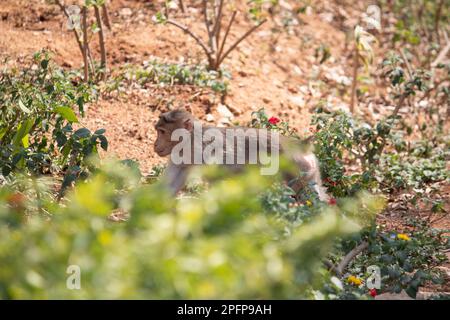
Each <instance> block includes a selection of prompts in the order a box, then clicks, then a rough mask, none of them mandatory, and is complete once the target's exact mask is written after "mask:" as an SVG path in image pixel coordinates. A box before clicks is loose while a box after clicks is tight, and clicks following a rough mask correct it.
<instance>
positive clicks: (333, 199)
mask: <svg viewBox="0 0 450 320" xmlns="http://www.w3.org/2000/svg"><path fill="white" fill-rule="evenodd" d="M336 203H337V201H336V199H335V198H331V199H330V200H328V204H329V205H331V206H334V205H336Z"/></svg>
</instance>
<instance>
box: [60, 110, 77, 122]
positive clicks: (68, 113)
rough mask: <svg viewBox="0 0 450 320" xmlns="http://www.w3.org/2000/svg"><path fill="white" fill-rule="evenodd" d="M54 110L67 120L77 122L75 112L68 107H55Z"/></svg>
mask: <svg viewBox="0 0 450 320" xmlns="http://www.w3.org/2000/svg"><path fill="white" fill-rule="evenodd" d="M55 111H56V113H58V114H59V115H60V116H62V117H63V118H64V119H66V120H67V121H69V122H78V118H77V116H76V115H75V112H74V111H73V110H72V109H71V108H69V107H56V108H55Z"/></svg>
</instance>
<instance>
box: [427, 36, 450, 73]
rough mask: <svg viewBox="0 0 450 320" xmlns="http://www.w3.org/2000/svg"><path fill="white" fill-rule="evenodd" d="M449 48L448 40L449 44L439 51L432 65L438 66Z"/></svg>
mask: <svg viewBox="0 0 450 320" xmlns="http://www.w3.org/2000/svg"><path fill="white" fill-rule="evenodd" d="M449 50H450V42H447V45H446V46H445V47H444V48H443V49H442V50H441V52H439V55H438V56H437V58H436V59H435V60H434V61H433V62H432V63H431V67H432V68H436V67H437V66H438V64H439V63H441V62H442V61H443V60H444V59H445V57H446V56H447V53H448V51H449Z"/></svg>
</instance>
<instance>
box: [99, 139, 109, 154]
mask: <svg viewBox="0 0 450 320" xmlns="http://www.w3.org/2000/svg"><path fill="white" fill-rule="evenodd" d="M98 138H99V139H100V147H102V149H103V150H105V151H108V140H107V139H106V137H105V136H103V135H101V136H99V137H98Z"/></svg>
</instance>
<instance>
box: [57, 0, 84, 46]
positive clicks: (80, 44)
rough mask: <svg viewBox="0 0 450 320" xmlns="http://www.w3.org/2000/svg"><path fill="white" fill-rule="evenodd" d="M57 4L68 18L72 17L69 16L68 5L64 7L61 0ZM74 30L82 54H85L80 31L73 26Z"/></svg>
mask: <svg viewBox="0 0 450 320" xmlns="http://www.w3.org/2000/svg"><path fill="white" fill-rule="evenodd" d="M56 4H57V5H58V7H59V8H60V9H61V11H62V12H63V13H64V15H65V16H66V18H67V19H70V16H69V14H68V13H67V11H66V7H64V5H63V4H61V2H60V1H59V0H56ZM72 31H73V33H74V35H75V39H76V40H77V44H78V47H79V48H80V52H81V54H83V45H82V43H81V40H80V35H79V34H78V32H77V30H76V29H75V28H73V29H72Z"/></svg>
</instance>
